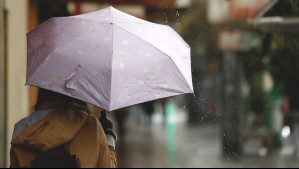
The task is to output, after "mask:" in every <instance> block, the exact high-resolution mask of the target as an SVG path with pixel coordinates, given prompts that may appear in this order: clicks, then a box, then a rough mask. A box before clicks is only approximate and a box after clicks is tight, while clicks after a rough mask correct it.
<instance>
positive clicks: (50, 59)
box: [26, 7, 193, 111]
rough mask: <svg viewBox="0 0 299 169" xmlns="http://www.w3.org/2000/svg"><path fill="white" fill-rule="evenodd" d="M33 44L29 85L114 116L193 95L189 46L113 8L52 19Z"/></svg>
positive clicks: (30, 45)
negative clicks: (118, 111)
mask: <svg viewBox="0 0 299 169" xmlns="http://www.w3.org/2000/svg"><path fill="white" fill-rule="evenodd" d="M27 40H28V61H27V62H28V63H27V81H26V84H27V85H32V86H37V87H40V88H44V89H48V90H51V91H55V92H58V93H61V94H64V95H68V96H70V97H73V98H77V99H79V100H82V101H85V102H88V103H91V104H93V105H96V106H99V107H101V108H104V109H106V110H108V111H112V110H116V109H119V108H123V107H127V106H130V105H134V104H138V103H142V102H147V101H151V100H155V99H159V98H165V97H169V96H174V95H179V94H185V93H193V86H192V78H191V61H190V47H189V46H188V44H187V43H186V42H185V41H184V40H183V39H182V38H181V37H180V36H179V35H178V34H177V33H176V32H175V31H174V30H173V29H172V28H170V27H169V26H166V25H160V24H155V23H151V22H148V21H145V20H142V19H139V18H136V17H133V16H131V15H129V14H126V13H124V12H121V11H119V10H117V9H115V8H113V7H108V8H105V9H102V10H99V11H96V12H92V13H87V14H83V15H78V16H71V17H56V18H52V19H49V20H47V21H46V22H44V23H42V24H41V25H39V26H38V27H37V28H36V29H35V30H33V31H32V32H29V33H28V35H27Z"/></svg>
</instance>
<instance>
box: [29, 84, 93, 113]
mask: <svg viewBox="0 0 299 169" xmlns="http://www.w3.org/2000/svg"><path fill="white" fill-rule="evenodd" d="M45 102H55V103H56V105H57V108H72V109H74V110H75V111H85V112H88V113H89V110H88V107H87V103H85V102H83V101H81V100H78V99H75V98H72V97H69V96H66V95H63V94H60V93H57V92H53V91H50V90H46V89H42V88H39V91H38V97H37V103H36V105H35V110H38V108H39V107H40V106H41V105H42V104H43V103H45Z"/></svg>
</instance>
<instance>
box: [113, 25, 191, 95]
mask: <svg viewBox="0 0 299 169" xmlns="http://www.w3.org/2000/svg"><path fill="white" fill-rule="evenodd" d="M114 25H116V26H117V27H118V28H120V29H122V30H124V31H126V32H128V33H130V34H131V35H133V36H135V37H137V38H138V39H140V40H142V41H144V42H145V43H147V44H149V45H150V46H153V47H154V48H156V49H157V50H158V51H160V52H162V53H164V54H165V55H166V56H167V57H169V58H170V59H171V61H172V62H173V63H174V65H175V66H176V67H177V68H178V69H179V70H180V71H179V72H180V75H181V76H182V77H183V79H184V82H185V85H187V86H188V87H189V88H190V89H192V86H190V85H189V83H188V81H187V79H186V78H185V76H184V75H183V74H182V71H181V69H180V68H179V67H178V66H177V64H176V63H175V61H174V60H173V59H172V58H171V57H170V56H169V55H168V54H167V53H165V52H164V51H162V50H160V49H159V48H158V47H157V46H155V45H153V44H151V43H150V42H148V41H146V40H144V39H142V38H140V37H139V36H137V35H135V34H134V33H132V32H130V31H128V30H126V29H124V28H122V27H121V26H119V25H117V24H114Z"/></svg>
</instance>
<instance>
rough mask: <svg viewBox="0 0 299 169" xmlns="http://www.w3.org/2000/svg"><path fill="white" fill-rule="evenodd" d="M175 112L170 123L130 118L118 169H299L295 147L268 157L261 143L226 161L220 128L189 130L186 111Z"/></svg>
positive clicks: (120, 144)
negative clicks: (215, 168)
mask: <svg viewBox="0 0 299 169" xmlns="http://www.w3.org/2000/svg"><path fill="white" fill-rule="evenodd" d="M174 110H175V111H174V112H175V113H173V114H172V115H171V116H168V118H167V119H168V120H163V116H162V113H161V112H159V111H158V112H156V113H155V115H154V117H153V118H151V119H152V123H150V122H149V118H148V117H146V116H144V115H142V114H140V113H137V112H138V110H137V111H136V112H135V113H131V114H130V116H129V117H128V119H127V120H126V135H125V136H124V137H120V138H119V140H118V145H117V152H118V167H120V168H137V167H141V168H144V167H149V168H158V167H163V168H169V167H175V168H180V167H184V168H193V167H199V168H204V167H205V168H212V167H221V168H240V167H250V168H258V167H262V168H268V167H274V168H286V167H290V168H297V167H299V158H298V157H297V156H294V155H293V150H294V147H292V144H291V143H289V144H284V146H283V147H282V148H280V149H278V150H275V151H273V152H272V153H270V154H269V155H267V156H264V155H261V151H262V150H263V149H262V148H261V145H260V141H259V140H254V139H252V140H248V141H246V142H244V144H243V155H242V157H239V158H238V159H232V158H230V157H225V156H223V155H222V151H221V140H220V130H219V126H218V125H217V124H208V125H200V126H189V125H187V124H186V112H184V109H181V110H180V109H177V108H176V109H174Z"/></svg>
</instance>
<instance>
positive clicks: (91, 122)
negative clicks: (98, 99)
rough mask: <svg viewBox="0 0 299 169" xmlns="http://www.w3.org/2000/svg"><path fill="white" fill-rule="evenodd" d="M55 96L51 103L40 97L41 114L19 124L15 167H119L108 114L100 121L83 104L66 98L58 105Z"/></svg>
mask: <svg viewBox="0 0 299 169" xmlns="http://www.w3.org/2000/svg"><path fill="white" fill-rule="evenodd" d="M44 92H45V93H46V94H47V95H48V96H45V97H49V96H50V95H51V94H50V95H49V91H44ZM55 97H56V96H55ZM55 97H53V99H54V100H56V101H55V102H51V99H49V98H44V99H43V98H42V96H39V101H38V103H37V107H36V110H38V111H36V112H34V113H33V114H32V115H30V116H28V117H27V118H24V119H23V120H21V121H20V122H18V123H17V124H16V125H15V131H14V134H13V139H12V142H11V145H12V146H11V167H13V168H17V167H20V168H23V167H24V168H30V167H36V168H39V167H48V168H50V167H51V168H53V167H58V168H74V166H76V167H82V168H102V167H103V168H108V167H116V154H115V150H114V146H115V145H114V141H115V139H116V135H115V134H114V132H113V130H112V129H113V126H112V123H111V121H110V120H109V119H107V118H106V115H105V113H104V114H103V115H101V117H100V118H99V117H96V116H95V115H93V114H91V113H89V110H88V107H87V105H86V104H85V103H83V102H80V101H76V100H73V99H69V98H67V97H65V98H64V99H63V97H64V96H63V97H60V98H58V100H59V102H57V97H56V98H55ZM61 98H62V99H61ZM68 99H69V100H68ZM43 100H44V101H43ZM45 100H47V101H45ZM49 100H50V102H49ZM57 103H58V104H57ZM59 103H63V104H62V105H59ZM99 111H100V110H99ZM97 114H99V112H98V113H97ZM101 114H102V113H101ZM102 126H103V127H102ZM57 152H59V153H57ZM61 158H62V159H64V160H61ZM62 161H63V162H62ZM46 163H48V164H49V165H50V166H48V165H46ZM53 163H57V164H53ZM58 163H59V164H58Z"/></svg>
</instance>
